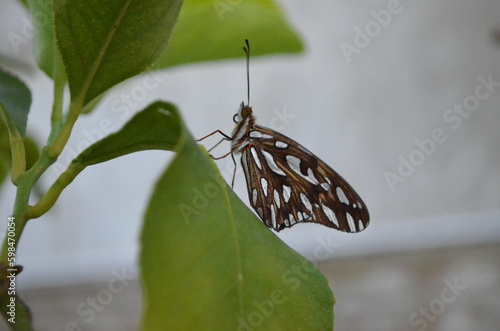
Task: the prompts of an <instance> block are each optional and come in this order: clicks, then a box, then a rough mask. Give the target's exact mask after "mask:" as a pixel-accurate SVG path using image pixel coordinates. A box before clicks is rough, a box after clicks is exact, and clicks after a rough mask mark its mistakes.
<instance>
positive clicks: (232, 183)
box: [231, 153, 236, 188]
mask: <svg viewBox="0 0 500 331" xmlns="http://www.w3.org/2000/svg"><path fill="white" fill-rule="evenodd" d="M231 158H232V159H233V163H234V170H233V179H232V180H231V188H234V178H235V177H236V160H235V159H234V154H232V153H231Z"/></svg>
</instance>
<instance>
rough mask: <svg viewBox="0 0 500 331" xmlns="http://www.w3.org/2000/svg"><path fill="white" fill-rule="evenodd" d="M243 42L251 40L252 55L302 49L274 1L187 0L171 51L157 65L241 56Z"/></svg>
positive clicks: (175, 31)
mask: <svg viewBox="0 0 500 331" xmlns="http://www.w3.org/2000/svg"><path fill="white" fill-rule="evenodd" d="M244 39H249V40H250V43H251V45H252V46H253V48H252V55H259V54H271V53H285V52H287V53H291V52H299V51H301V50H302V44H301V41H300V39H299V38H298V36H297V35H296V33H295V32H294V31H293V29H292V28H291V27H290V25H289V24H288V23H287V22H286V20H285V17H284V15H283V13H282V11H281V9H280V8H279V7H278V5H277V4H276V3H275V2H274V1H271V0H245V1H229V0H228V1H225V0H222V1H221V0H185V2H184V6H183V8H182V11H181V14H180V15H179V21H178V22H177V25H176V27H175V30H174V33H173V35H172V41H171V43H170V45H169V48H168V52H166V53H165V54H163V56H162V57H161V59H160V61H159V63H158V65H159V67H160V68H163V67H171V66H175V65H179V64H183V63H190V62H198V61H209V60H216V59H224V58H234V57H241V56H244V53H243V51H242V50H241V47H239V46H240V45H241V46H242V45H243V40H244ZM236 46H238V47H236Z"/></svg>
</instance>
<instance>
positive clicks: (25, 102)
mask: <svg viewBox="0 0 500 331" xmlns="http://www.w3.org/2000/svg"><path fill="white" fill-rule="evenodd" d="M0 104H2V105H3V106H4V108H5V110H6V111H7V113H8V114H9V115H10V118H11V119H12V121H13V127H9V130H13V129H14V128H15V130H16V131H17V132H18V133H19V134H20V136H21V137H24V135H25V134H26V123H27V122H28V113H29V111H30V106H31V92H30V90H29V89H28V88H27V87H26V85H25V84H24V83H23V82H22V81H21V80H19V79H18V78H17V77H15V76H13V75H11V74H9V73H8V72H6V71H3V70H2V69H1V68H0ZM7 124H8V123H7ZM11 134H14V133H13V132H11Z"/></svg>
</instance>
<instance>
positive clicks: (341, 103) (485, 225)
mask: <svg viewBox="0 0 500 331" xmlns="http://www.w3.org/2000/svg"><path fill="white" fill-rule="evenodd" d="M278 3H280V4H281V6H282V8H283V10H284V12H285V15H286V16H287V18H288V20H289V22H290V24H291V25H292V26H293V27H294V29H295V30H296V31H297V33H298V34H299V35H300V36H301V37H302V40H303V42H304V45H305V51H304V52H303V53H302V54H298V55H275V56H267V57H255V58H252V59H251V63H250V75H251V101H250V104H251V105H252V106H253V109H254V112H255V115H256V116H257V118H258V123H259V124H261V125H264V126H268V127H271V128H274V129H277V130H279V131H280V132H282V133H284V134H286V135H287V136H289V137H291V138H293V139H294V140H297V141H299V142H300V143H301V144H303V145H304V146H305V147H307V148H308V149H310V150H311V151H313V152H314V153H315V154H316V155H317V156H319V157H321V158H322V159H323V160H324V161H325V162H327V163H328V164H329V165H331V166H332V167H333V168H334V169H336V170H337V171H338V172H339V173H340V174H341V175H342V176H343V177H344V178H345V179H347V180H348V181H349V183H351V185H352V186H353V187H354V188H355V189H356V190H357V191H358V193H359V194H360V195H361V196H362V198H363V199H364V201H365V203H366V204H367V206H368V208H369V210H370V214H371V224H370V226H369V227H368V228H367V229H366V230H365V231H363V232H362V233H360V234H356V235H353V234H345V233H341V232H337V231H333V230H331V229H328V228H326V227H322V226H319V225H311V224H307V225H297V226H294V227H293V228H291V229H287V230H284V231H282V232H280V233H279V234H278V236H279V237H280V238H282V239H283V240H284V241H285V242H286V243H287V244H289V245H290V246H291V247H292V248H294V249H295V250H297V251H299V252H300V253H301V254H303V255H304V256H306V257H308V258H309V259H311V260H312V261H314V262H315V263H317V264H318V266H319V267H320V269H321V270H322V271H323V272H324V273H325V275H326V276H327V277H328V278H329V280H330V285H331V287H332V289H333V291H334V294H335V297H336V301H337V303H336V306H335V318H336V322H335V327H336V330H384V331H387V330H395V331H396V330H420V331H422V330H453V331H461V330H464V331H465V330H498V325H500V315H499V314H498V312H499V311H500V259H499V256H500V167H499V165H500V148H498V146H499V143H500V129H499V128H500V2H497V1H487V0H478V1H474V2H470V1H465V0H457V1H449V0H445V1H441V2H415V1H397V0H396V1H394V0H393V1H349V2H345V1H315V2H314V4H311V3H306V2H302V1H297V0H289V1H286V2H285V1H283V0H280V1H278ZM0 6H1V10H0V54H1V55H2V57H3V62H4V63H5V61H8V64H9V66H8V67H7V68H6V69H8V70H10V71H12V72H16V74H17V75H18V76H20V78H21V79H22V80H23V81H24V82H25V83H26V84H27V85H28V86H29V87H30V88H31V90H32V93H33V106H32V110H31V112H30V116H29V122H28V132H29V133H30V134H31V135H32V136H33V137H34V138H36V139H37V140H38V141H45V139H46V137H47V134H48V132H49V124H50V123H49V119H48V111H49V109H50V107H51V93H52V90H51V87H52V85H51V84H52V83H51V81H50V80H49V79H48V78H47V77H46V76H45V75H44V74H43V73H41V71H39V70H37V69H36V65H35V61H34V58H33V55H32V44H31V38H30V35H29V31H30V30H29V23H28V22H29V18H28V16H27V14H26V12H25V11H24V9H23V8H22V7H21V6H20V5H19V4H18V2H16V1H14V0H3V1H2V2H0ZM12 33H16V34H18V35H20V36H25V39H26V41H25V42H22V43H20V44H18V45H16V46H15V47H14V46H13V45H12V43H11V42H10V41H9V34H12ZM242 42H243V40H242ZM241 46H242V44H237V45H227V47H235V48H241ZM201 47H210V45H201ZM258 47H259V45H258V44H252V48H254V49H256V48H258ZM193 51H196V50H193ZM245 70H246V68H245V62H244V59H243V58H242V59H237V60H230V61H220V62H212V63H200V64H196V65H189V66H180V67H176V68H173V69H169V70H163V71H161V72H158V73H154V74H149V75H143V76H140V77H136V78H134V79H130V80H128V81H126V82H125V83H123V84H121V85H120V86H119V87H116V88H114V89H113V90H112V91H111V92H110V93H109V94H108V95H107V96H106V97H105V98H104V99H103V100H102V102H101V103H100V106H99V109H97V110H96V111H94V112H93V113H92V115H90V116H86V117H84V118H82V119H81V121H79V122H78V123H77V125H76V127H75V129H74V134H73V136H72V138H71V140H70V142H69V144H68V147H69V148H68V150H67V151H66V153H65V154H63V156H62V157H61V158H60V160H59V161H58V162H57V164H56V165H55V167H54V169H49V171H48V172H47V173H46V174H45V175H44V177H43V178H42V185H41V187H40V191H42V192H43V191H45V190H46V189H47V188H48V187H49V185H50V184H51V183H52V182H53V180H54V179H55V178H56V177H57V175H58V174H59V173H60V172H61V171H62V170H63V169H64V168H65V166H66V165H67V164H68V163H69V161H70V160H71V159H72V158H73V157H74V156H75V155H76V154H77V152H78V151H80V150H82V149H83V148H85V147H86V146H88V145H90V144H91V143H92V142H94V141H96V140H98V139H100V138H102V137H103V136H105V135H107V134H109V133H111V132H113V131H116V130H118V129H119V128H120V127H121V126H122V125H123V124H124V123H125V122H126V121H127V120H128V119H129V118H131V117H132V116H133V114H134V113H135V112H137V111H138V110H140V109H142V108H143V107H144V106H146V105H148V104H149V103H151V102H153V101H154V100H158V99H162V100H166V101H171V102H173V103H175V104H176V105H177V106H178V107H179V109H180V110H181V112H182V114H183V117H184V119H185V121H186V123H187V125H188V127H189V128H190V130H191V131H192V133H193V135H194V136H195V137H202V136H204V135H206V134H207V133H210V132H212V131H214V130H215V129H220V130H222V131H224V132H226V133H230V132H231V131H232V129H233V125H234V123H233V122H232V116H233V114H234V113H235V112H236V111H237V110H238V106H239V104H240V103H241V102H242V101H243V100H245V101H246V76H245V75H246V73H245ZM146 82H147V83H149V84H146ZM154 82H156V83H154ZM151 83H153V84H151ZM140 86H142V87H144V86H148V87H149V88H148V89H145V88H140ZM151 86H154V87H151ZM142 91H146V93H142ZM109 122H111V123H112V125H111V126H109V125H108V124H109ZM215 142H216V140H214V141H213V142H212V141H210V140H209V141H207V142H205V143H206V146H209V147H210V146H211V145H212V143H215ZM228 148H229V146H228V145H223V146H221V147H219V148H218V149H217V150H216V154H217V153H220V155H222V154H225V153H226V152H227V150H228ZM171 158H172V154H171V153H167V152H161V151H153V152H141V153H136V154H133V155H129V156H125V157H122V158H119V159H116V160H113V161H111V162H107V163H105V164H99V165H97V166H93V167H90V168H88V169H86V170H85V171H84V172H83V173H82V174H81V175H79V176H78V177H77V178H76V180H75V181H74V182H73V184H72V185H70V186H69V187H68V188H67V189H66V190H65V191H64V192H63V194H62V195H61V197H60V199H59V201H58V202H57V204H56V205H55V207H54V208H53V209H52V210H51V212H50V213H48V214H47V215H45V216H44V217H42V218H40V219H36V220H32V221H31V222H30V223H29V225H28V226H27V227H26V229H25V232H24V233H23V237H22V241H21V243H20V245H19V248H18V252H17V257H18V261H19V264H21V265H23V266H24V268H25V271H24V272H23V273H22V274H21V275H20V276H19V277H18V279H17V280H18V291H19V294H20V296H21V297H22V298H23V299H24V300H25V301H26V302H27V303H28V304H29V306H30V307H31V309H32V312H33V314H34V321H35V322H34V324H35V327H36V329H37V330H71V327H73V326H75V325H76V326H78V327H79V328H81V330H103V329H106V330H137V329H138V327H139V323H140V314H141V291H140V285H139V282H138V278H137V275H138V269H137V256H138V247H139V246H138V237H139V234H140V228H141V222H142V221H141V218H142V215H143V213H144V210H145V206H146V203H147V201H148V199H149V197H150V194H151V191H152V185H154V183H155V181H156V180H157V178H158V176H159V175H160V174H161V173H162V171H163V170H164V169H165V168H166V166H167V164H168V161H169V160H170V159H171ZM218 165H219V166H220V168H221V171H222V172H223V173H224V174H225V175H226V178H227V179H228V180H230V174H231V173H232V161H231V160H230V158H228V159H225V160H221V161H220V162H219V163H218ZM235 189H236V192H237V193H238V194H239V196H240V197H241V198H242V199H243V200H244V201H245V202H247V200H248V199H247V196H246V195H247V193H246V187H245V180H244V176H243V175H242V172H241V169H239V170H238V175H237V180H236V185H235ZM13 200H14V190H13V188H12V187H11V185H9V183H6V184H4V185H3V186H2V187H1V188H0V215H1V217H2V218H4V219H6V218H7V216H8V215H9V214H10V212H11V206H12V204H13ZM5 224H6V222H0V233H1V234H0V236H3V235H4V233H5ZM111 284H115V285H116V284H121V285H123V286H120V287H119V288H120V290H119V291H118V290H117V291H116V293H114V294H113V295H112V297H111V298H109V297H105V296H104V294H105V293H107V292H109V291H107V292H106V290H107V289H108V288H110V286H112V285H111ZM115 287H116V286H115ZM96 299H97V300H98V301H97V302H101V303H102V304H100V305H99V304H95V302H96V301H95V300H96ZM92 302H93V303H94V304H92ZM1 323H4V322H3V321H2V322H0V329H3V328H5V327H6V326H5V325H4V324H1Z"/></svg>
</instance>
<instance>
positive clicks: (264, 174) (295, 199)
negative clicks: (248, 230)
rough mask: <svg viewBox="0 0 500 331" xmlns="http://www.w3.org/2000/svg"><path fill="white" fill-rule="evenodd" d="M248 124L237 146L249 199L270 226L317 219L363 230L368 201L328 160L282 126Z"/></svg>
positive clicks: (344, 228)
mask: <svg viewBox="0 0 500 331" xmlns="http://www.w3.org/2000/svg"><path fill="white" fill-rule="evenodd" d="M250 116H251V115H250ZM247 128H248V129H249V130H248V129H247V130H246V134H245V137H239V138H240V145H241V146H244V147H242V148H240V149H239V150H238V152H241V154H242V155H241V163H242V167H243V170H244V173H245V178H246V181H247V189H248V195H249V199H250V204H251V206H252V207H253V208H254V210H255V211H256V212H257V214H258V215H259V217H260V218H261V219H262V221H263V222H264V223H265V224H266V225H267V226H268V227H270V228H273V229H274V230H276V231H280V230H282V229H284V228H287V227H291V226H293V225H294V224H297V223H301V222H314V223H320V224H323V225H326V226H328V227H331V228H334V229H337V230H340V231H344V232H359V231H362V230H363V229H365V228H366V227H367V226H368V223H369V214H368V210H367V208H366V206H365V204H364V202H363V201H362V200H361V198H360V197H359V195H358V194H357V193H356V192H355V191H354V189H353V188H352V187H351V186H350V185H349V184H348V183H347V182H346V181H345V180H344V179H343V178H342V177H341V176H340V175H339V174H337V173H336V172H335V171H334V170H333V169H332V168H330V167H329V166H328V165H327V164H326V163H324V162H323V161H321V160H320V159H319V158H318V157H316V156H315V155H314V154H312V153H311V152H310V151H308V150H307V149H306V148H304V147H303V146H301V145H300V144H298V143H297V142H295V141H293V140H292V139H290V138H288V137H286V136H284V135H282V134H281V133H279V132H276V131H274V130H272V129H269V128H265V127H262V126H259V125H255V124H253V123H251V124H250V125H249V126H247ZM243 140H245V141H244V142H243Z"/></svg>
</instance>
